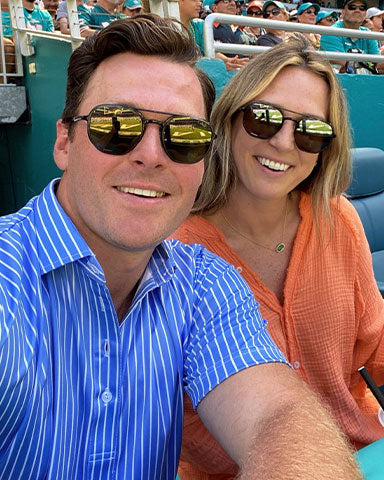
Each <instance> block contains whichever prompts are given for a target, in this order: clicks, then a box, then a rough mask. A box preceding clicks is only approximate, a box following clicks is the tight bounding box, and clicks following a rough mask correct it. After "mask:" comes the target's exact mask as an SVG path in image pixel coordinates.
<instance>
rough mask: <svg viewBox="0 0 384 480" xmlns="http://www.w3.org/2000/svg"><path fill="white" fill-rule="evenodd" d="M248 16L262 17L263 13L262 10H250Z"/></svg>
mask: <svg viewBox="0 0 384 480" xmlns="http://www.w3.org/2000/svg"><path fill="white" fill-rule="evenodd" d="M247 15H249V16H252V17H261V16H262V15H263V12H262V11H261V10H248V11H247Z"/></svg>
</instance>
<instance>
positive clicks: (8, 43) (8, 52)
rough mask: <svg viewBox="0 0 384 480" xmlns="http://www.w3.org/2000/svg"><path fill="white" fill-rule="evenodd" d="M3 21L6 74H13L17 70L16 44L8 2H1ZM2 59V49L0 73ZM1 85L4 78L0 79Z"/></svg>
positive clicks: (5, 0) (0, 71) (3, 0)
mask: <svg viewBox="0 0 384 480" xmlns="http://www.w3.org/2000/svg"><path fill="white" fill-rule="evenodd" d="M1 21H2V24H3V46H4V60H5V73H13V72H15V69H16V62H15V44H14V42H13V39H12V38H11V37H12V28H10V25H11V19H10V16H9V6H8V1H7V0H1ZM2 65H3V64H2V57H1V48H0V73H4V72H3V71H2ZM0 83H2V78H1V77H0Z"/></svg>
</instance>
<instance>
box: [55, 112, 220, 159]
mask: <svg viewBox="0 0 384 480" xmlns="http://www.w3.org/2000/svg"><path fill="white" fill-rule="evenodd" d="M141 112H151V113H160V114H165V115H171V116H170V117H168V118H167V119H166V120H165V121H164V122H160V121H159V120H153V119H150V120H148V119H146V118H144V116H143V115H142V113H141ZM80 120H86V121H87V133H88V138H89V140H90V141H91V143H92V144H93V145H94V146H95V147H96V148H97V149H98V150H99V151H100V152H103V153H107V154H109V155H125V154H126V153H128V152H130V151H131V150H133V149H134V148H135V147H136V145H138V143H139V142H140V141H141V139H142V138H143V136H144V132H145V129H146V127H147V125H148V123H156V124H157V125H160V139H161V143H162V145H163V148H164V151H165V153H166V154H167V155H168V157H169V158H170V159H171V160H173V161H174V162H177V163H186V164H192V163H197V162H199V161H200V160H202V159H203V157H204V156H205V155H206V154H207V152H208V150H209V149H210V147H211V144H212V141H213V139H214V138H215V134H214V133H213V131H212V127H211V125H210V124H209V123H208V122H207V121H205V120H203V119H202V118H196V117H189V116H186V115H172V114H170V113H168V112H160V111H157V110H147V109H145V108H140V111H139V110H137V109H136V108H134V107H129V106H125V105H98V106H96V107H94V108H92V110H91V111H90V113H89V114H88V115H78V116H75V117H71V118H63V122H64V123H74V122H78V121H80Z"/></svg>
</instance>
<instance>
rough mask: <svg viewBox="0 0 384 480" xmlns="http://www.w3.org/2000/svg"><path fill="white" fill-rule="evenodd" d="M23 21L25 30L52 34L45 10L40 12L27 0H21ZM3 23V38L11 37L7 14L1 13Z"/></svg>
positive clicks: (50, 21)
mask: <svg viewBox="0 0 384 480" xmlns="http://www.w3.org/2000/svg"><path fill="white" fill-rule="evenodd" d="M23 7H24V19H25V25H26V27H27V28H30V29H32V30H42V31H44V32H53V31H54V26H53V21H52V18H51V15H50V14H49V12H48V11H47V10H41V9H40V8H39V7H38V6H37V5H35V3H34V2H33V0H32V1H29V0H23ZM1 20H2V22H3V35H4V37H11V36H12V35H13V32H12V28H11V18H10V15H9V12H3V11H2V12H1Z"/></svg>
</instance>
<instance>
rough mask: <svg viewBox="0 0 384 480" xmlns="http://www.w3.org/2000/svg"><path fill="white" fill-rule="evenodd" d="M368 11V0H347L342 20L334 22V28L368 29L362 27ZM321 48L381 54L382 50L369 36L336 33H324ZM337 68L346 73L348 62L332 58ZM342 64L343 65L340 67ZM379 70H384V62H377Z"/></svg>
mask: <svg viewBox="0 0 384 480" xmlns="http://www.w3.org/2000/svg"><path fill="white" fill-rule="evenodd" d="M366 12H367V0H345V2H344V7H343V10H342V12H341V15H342V20H339V21H337V22H336V23H334V25H333V27H332V28H350V29H352V30H368V28H365V27H362V26H361V24H362V23H363V21H364V18H365V15H366ZM320 48H321V50H326V51H329V52H348V51H350V50H351V49H358V50H360V51H361V52H362V53H368V54H372V55H379V54H380V50H379V47H378V46H377V41H376V40H371V39H368V38H350V37H336V36H334V35H322V36H321V41H320ZM332 64H334V65H335V68H337V69H339V70H340V73H344V72H345V69H346V62H345V61H340V60H332ZM339 66H341V67H339ZM377 69H378V70H379V72H382V71H383V70H384V64H380V63H378V64H377Z"/></svg>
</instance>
